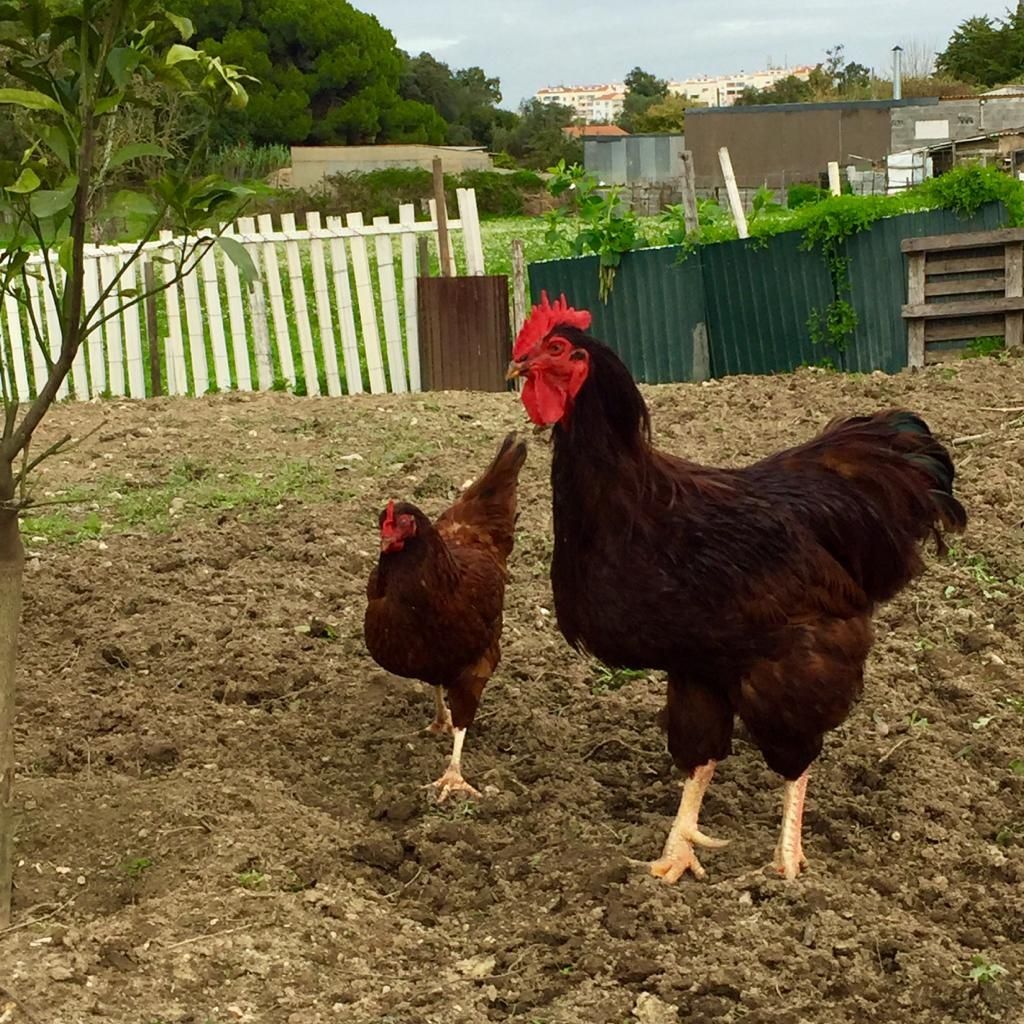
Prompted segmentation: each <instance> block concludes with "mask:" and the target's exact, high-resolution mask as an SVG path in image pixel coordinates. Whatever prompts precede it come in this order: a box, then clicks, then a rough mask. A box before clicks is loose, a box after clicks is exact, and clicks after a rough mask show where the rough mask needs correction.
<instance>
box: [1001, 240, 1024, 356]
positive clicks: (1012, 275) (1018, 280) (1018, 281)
mask: <svg viewBox="0 0 1024 1024" xmlns="http://www.w3.org/2000/svg"><path fill="white" fill-rule="evenodd" d="M1005 253H1006V256H1005V259H1006V293H1005V294H1006V297H1007V298H1008V299H1016V298H1020V297H1021V296H1024V248H1022V244H1021V243H1020V242H1009V243H1008V244H1007V245H1006V249H1005ZM1004 343H1005V345H1006V347H1007V348H1008V349H1011V348H1020V347H1021V345H1024V313H1020V312H1016V313H1007V314H1006V337H1005V339H1004Z"/></svg>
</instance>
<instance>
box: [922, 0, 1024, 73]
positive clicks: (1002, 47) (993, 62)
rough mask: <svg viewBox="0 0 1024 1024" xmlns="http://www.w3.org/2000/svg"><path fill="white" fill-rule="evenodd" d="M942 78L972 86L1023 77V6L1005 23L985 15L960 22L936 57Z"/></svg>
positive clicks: (1020, 5)
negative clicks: (954, 79)
mask: <svg viewBox="0 0 1024 1024" xmlns="http://www.w3.org/2000/svg"><path fill="white" fill-rule="evenodd" d="M935 66H936V68H937V69H938V71H940V72H941V73H943V74H946V75H949V76H951V77H953V78H958V79H960V80H962V81H965V82H970V83H972V84H975V85H984V86H989V87H991V86H994V85H1004V84H1006V83H1008V82H1012V81H1014V80H1016V79H1019V78H1020V77H1021V76H1022V75H1024V5H1022V4H1018V5H1017V8H1016V10H1014V11H1013V12H1012V13H1011V14H1010V15H1009V16H1008V17H1007V18H1006V19H1005V20H1002V21H998V20H995V19H993V18H990V17H989V16H988V15H987V14H986V15H981V16H979V17H974V18H968V19H967V20H966V21H963V22H961V24H960V25H959V26H958V27H957V29H956V31H955V32H954V33H953V36H952V38H951V39H950V40H949V43H948V44H947V45H946V48H945V50H943V51H942V53H940V54H939V56H938V59H937V60H936V62H935Z"/></svg>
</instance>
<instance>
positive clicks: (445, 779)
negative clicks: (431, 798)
mask: <svg viewBox="0 0 1024 1024" xmlns="http://www.w3.org/2000/svg"><path fill="white" fill-rule="evenodd" d="M454 736H455V740H454V742H453V743H452V758H451V760H450V761H449V762H448V767H447V768H446V769H445V770H444V775H442V776H441V778H439V779H438V780H437V781H436V782H431V783H430V784H429V786H424V789H429V788H431V787H433V788H434V789H436V790H437V802H438V803H439V804H443V803H444V802H445V800H447V799H448V797H449V796H451V795H452V793H465V795H466V796H472V797H477V798H479V796H480V791H479V790H477V789H474V788H473V787H472V786H471V785H470V784H469V783H468V782H467V781H466V780H465V779H464V778H463V777H462V744H463V743H464V742H465V741H466V730H465V729H455V730H454Z"/></svg>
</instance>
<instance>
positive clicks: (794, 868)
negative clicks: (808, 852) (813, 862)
mask: <svg viewBox="0 0 1024 1024" xmlns="http://www.w3.org/2000/svg"><path fill="white" fill-rule="evenodd" d="M772 867H773V868H775V870H776V871H778V873H779V874H780V875H782V877H783V878H784V879H786V881H787V882H792V881H793V879H794V878H796V876H797V875H799V874H800V869H801V868H805V867H807V858H806V857H805V856H804V851H803V845H802V844H801V842H800V838H799V837H797V841H796V849H789V850H785V849H783V847H782V844H781V843H780V844H779V845H778V846H776V847H775V859H774V860H773V861H772Z"/></svg>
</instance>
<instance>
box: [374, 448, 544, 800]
mask: <svg viewBox="0 0 1024 1024" xmlns="http://www.w3.org/2000/svg"><path fill="white" fill-rule="evenodd" d="M525 461H526V444H525V443H524V442H522V441H518V440H517V438H516V435H515V434H514V433H513V434H509V435H508V437H506V438H505V440H504V441H503V442H502V445H501V448H500V449H499V450H498V454H497V455H496V456H495V457H494V460H493V462H491V464H490V466H488V467H487V469H486V470H485V471H484V473H483V475H482V476H481V477H480V479H479V480H477V481H476V482H475V483H473V484H471V485H470V486H469V487H467V488H466V490H465V491H464V492H463V493H462V495H461V496H460V497H459V498H458V500H457V501H456V502H455V503H454V504H453V505H452V506H451V508H449V509H448V510H447V511H445V512H443V513H442V514H441V515H440V516H439V517H438V518H437V520H436V521H435V522H434V523H431V521H430V520H429V519H428V518H427V516H426V515H424V514H423V512H422V511H420V509H418V508H417V507H416V506H415V505H411V504H409V503H407V502H396V501H391V502H389V503H388V505H387V507H386V508H385V509H384V510H383V511H382V512H381V514H380V522H379V525H380V559H379V560H378V562H377V567H376V568H375V569H374V570H373V572H372V573H371V574H370V580H369V583H368V584H367V588H366V596H367V606H366V616H365V619H364V622H363V632H364V636H365V639H366V646H367V648H368V649H369V651H370V654H371V655H372V656H373V659H374V661H376V662H377V664H378V665H380V666H381V667H382V668H384V669H386V670H387V671H389V672H393V673H394V674H395V675H398V676H405V677H406V678H409V679H419V680H420V681H422V682H424V683H428V684H429V685H431V686H433V687H435V699H436V701H437V714H436V716H435V719H434V721H433V722H432V723H431V724H430V725H429V726H428V727H427V728H428V731H430V732H435V733H452V734H453V735H454V742H453V746H452V756H451V760H450V761H449V763H448V767H447V769H446V770H445V772H444V774H443V775H442V776H441V777H440V778H439V779H438V780H437V781H436V782H433V783H431V784H430V785H432V786H433V787H435V788H436V789H437V791H438V795H437V799H438V803H441V802H443V801H444V800H446V799H447V798H448V796H449V795H450V794H452V793H462V794H465V795H467V796H473V797H479V796H480V794H479V792H478V791H477V790H476V789H474V788H473V787H472V786H471V785H469V783H468V782H466V780H465V779H464V778H463V777H462V746H463V743H464V742H465V739H466V730H467V729H468V728H469V727H470V726H471V725H472V724H473V718H474V717H475V715H476V710H477V707H478V706H479V704H480V697H481V695H482V694H483V690H484V687H485V686H486V685H487V681H488V679H490V677H491V674H492V673H493V672H494V670H495V668H496V667H497V665H498V661H499V659H500V656H501V646H500V642H501V626H502V611H503V608H504V602H505V580H506V578H507V573H506V569H505V565H506V562H507V560H508V556H509V554H511V552H512V544H513V535H514V532H515V524H516V518H517V513H516V489H517V485H518V481H519V471H520V470H521V469H522V466H523V463H524V462H525ZM445 690H447V691H448V701H449V703H450V704H451V711H450V712H449V711H448V708H447V707H446V706H445V701H444V691H445ZM425 788H426V787H425Z"/></svg>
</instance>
